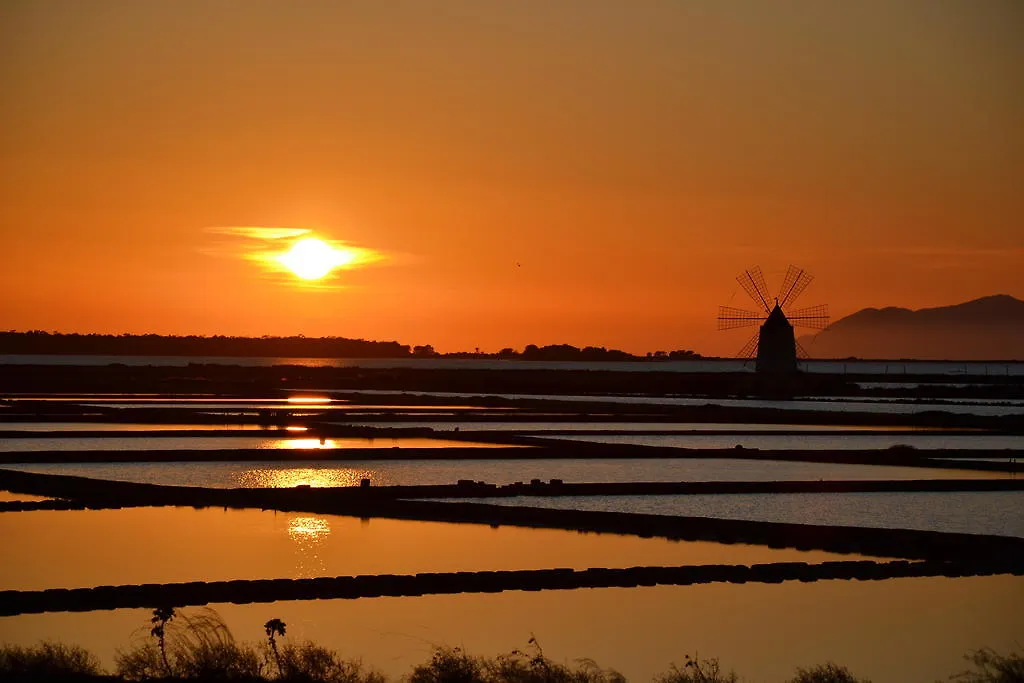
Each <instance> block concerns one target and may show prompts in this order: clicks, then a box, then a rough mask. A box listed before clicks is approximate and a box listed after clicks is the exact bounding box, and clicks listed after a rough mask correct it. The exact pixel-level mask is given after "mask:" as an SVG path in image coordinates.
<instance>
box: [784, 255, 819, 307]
mask: <svg viewBox="0 0 1024 683" xmlns="http://www.w3.org/2000/svg"><path fill="white" fill-rule="evenodd" d="M813 280H814V276H813V275H811V274H810V273H808V272H807V271H806V270H804V269H803V268H797V267H796V266H794V265H790V266H789V267H788V268H787V269H786V276H785V277H784V278H783V279H782V287H780V288H779V296H778V301H779V306H782V307H785V306H786V305H787V304H792V303H793V302H794V301H796V300H797V299H798V298H799V297H800V295H801V294H803V292H804V290H805V289H807V286H808V285H810V284H811V282H812V281H813ZM786 317H789V316H786Z"/></svg>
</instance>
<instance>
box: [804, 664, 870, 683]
mask: <svg viewBox="0 0 1024 683" xmlns="http://www.w3.org/2000/svg"><path fill="white" fill-rule="evenodd" d="M789 683H871V681H869V680H867V679H864V678H857V677H856V676H854V675H853V674H852V673H850V670H849V669H847V668H846V667H845V666H839V665H837V664H833V663H832V662H828V663H827V664H819V665H818V666H812V667H811V668H810V669H797V670H796V676H794V677H793V678H791V679H789Z"/></svg>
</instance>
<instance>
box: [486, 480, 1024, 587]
mask: <svg viewBox="0 0 1024 683" xmlns="http://www.w3.org/2000/svg"><path fill="white" fill-rule="evenodd" d="M488 502H492V503H494V504H496V505H525V506H529V507H544V508H553V509H557V510H600V511H610V512H633V513H641V514H650V515H684V516H695V517H722V518H725V519H747V520H753V521H762V522H788V523H793V524H825V525H836V526H863V527H876V528H884V529H919V530H922V531H949V532H955V533H964V534H995V535H998V536H1018V537H1024V491H986V492H974V491H962V492H961V491H958V492H951V493H806V494H798V493H773V494H729V495H695V496H679V495H675V496H578V497H564V498H563V497H560V498H540V497H531V496H522V497H517V498H495V499H492V500H489V501H488ZM1022 598H1024V595H1022Z"/></svg>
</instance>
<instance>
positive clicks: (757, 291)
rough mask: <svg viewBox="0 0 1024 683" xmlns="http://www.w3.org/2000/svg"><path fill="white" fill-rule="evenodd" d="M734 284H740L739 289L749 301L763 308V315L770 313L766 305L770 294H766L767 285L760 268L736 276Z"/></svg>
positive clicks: (756, 267)
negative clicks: (741, 289) (745, 294)
mask: <svg viewBox="0 0 1024 683" xmlns="http://www.w3.org/2000/svg"><path fill="white" fill-rule="evenodd" d="M736 282H738V283H740V287H742V288H743V291H744V292H746V293H747V296H749V297H750V299H751V301H753V302H754V303H755V304H760V305H761V307H762V308H764V312H765V313H771V312H772V307H771V306H770V305H769V303H768V302H769V301H771V294H769V293H768V284H767V283H766V282H765V280H764V273H762V272H761V266H754V267H753V268H747V269H746V270H744V271H743V272H742V273H740V274H739V275H737V276H736Z"/></svg>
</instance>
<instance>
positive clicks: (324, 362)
mask: <svg viewBox="0 0 1024 683" xmlns="http://www.w3.org/2000/svg"><path fill="white" fill-rule="evenodd" d="M115 363H116V364H121V365H130V366H146V365H153V366H172V367H185V366H187V365H193V364H201V365H238V366H245V367H268V366H274V365H302V366H307V367H334V368H345V367H360V368H424V369H441V370H456V369H461V368H465V369H475V370H517V369H519V370H611V371H618V372H753V371H754V364H753V363H752V362H751V361H748V360H736V359H693V360H681V361H660V362H656V363H649V362H621V361H619V362H608V363H577V362H564V361H507V360H491V359H472V358H459V359H456V358H432V359H423V358H275V357H235V356H94V355H74V354H53V355H49V354H44V355H34V354H0V365H84V366H96V365H113V364H115ZM799 365H800V368H801V369H802V370H804V371H805V372H823V373H832V374H878V375H896V374H907V375H951V376H954V377H956V376H961V377H963V376H968V375H980V376H1007V375H1024V362H1019V361H1014V362H1009V363H1005V362H1004V363H988V362H964V361H959V362H958V361H884V360H883V361H867V360H858V361H830V360H810V361H800V363H799Z"/></svg>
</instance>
